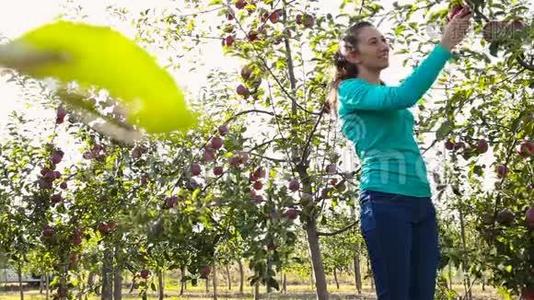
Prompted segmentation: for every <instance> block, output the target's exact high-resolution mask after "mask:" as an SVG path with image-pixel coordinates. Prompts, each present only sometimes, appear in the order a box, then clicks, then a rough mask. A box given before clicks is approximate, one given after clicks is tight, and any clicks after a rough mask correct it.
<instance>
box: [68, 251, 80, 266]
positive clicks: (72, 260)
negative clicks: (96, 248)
mask: <svg viewBox="0 0 534 300" xmlns="http://www.w3.org/2000/svg"><path fill="white" fill-rule="evenodd" d="M78 258H79V256H78V253H71V254H69V268H70V269H73V268H75V267H76V265H78Z"/></svg>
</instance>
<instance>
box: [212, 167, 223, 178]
mask: <svg viewBox="0 0 534 300" xmlns="http://www.w3.org/2000/svg"><path fill="white" fill-rule="evenodd" d="M222 174H223V167H215V168H213V175H215V176H221V175H222Z"/></svg>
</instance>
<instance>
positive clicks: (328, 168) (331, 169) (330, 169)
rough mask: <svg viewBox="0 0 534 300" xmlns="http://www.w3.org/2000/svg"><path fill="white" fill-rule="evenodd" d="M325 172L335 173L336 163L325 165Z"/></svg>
mask: <svg viewBox="0 0 534 300" xmlns="http://www.w3.org/2000/svg"><path fill="white" fill-rule="evenodd" d="M326 173H328V174H330V175H333V174H336V173H337V166H336V164H329V165H328V166H326Z"/></svg>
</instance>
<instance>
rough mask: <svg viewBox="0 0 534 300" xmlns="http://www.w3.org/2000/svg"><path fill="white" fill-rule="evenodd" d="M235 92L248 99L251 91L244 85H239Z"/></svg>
mask: <svg viewBox="0 0 534 300" xmlns="http://www.w3.org/2000/svg"><path fill="white" fill-rule="evenodd" d="M235 92H236V93H237V94H238V95H240V96H243V97H245V98H246V97H248V96H249V95H250V91H249V90H248V89H247V88H246V87H245V86H244V85H242V84H240V85H238V86H237V88H236V90H235Z"/></svg>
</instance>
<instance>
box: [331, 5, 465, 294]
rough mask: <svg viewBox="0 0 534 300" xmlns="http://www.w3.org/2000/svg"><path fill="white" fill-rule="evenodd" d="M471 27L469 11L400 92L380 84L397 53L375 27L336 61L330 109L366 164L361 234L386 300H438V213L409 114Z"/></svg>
mask: <svg viewBox="0 0 534 300" xmlns="http://www.w3.org/2000/svg"><path fill="white" fill-rule="evenodd" d="M470 22H471V11H470V10H469V8H464V9H463V10H462V11H461V12H460V13H459V14H457V15H456V16H454V17H453V18H452V19H451V21H450V22H449V23H448V24H447V26H446V28H445V30H444V32H443V36H442V39H441V41H440V43H437V44H435V46H434V48H433V50H432V51H431V52H430V54H429V55H428V56H427V57H426V58H425V59H424V60H423V61H422V62H421V63H420V64H419V66H418V67H417V68H415V69H414V70H413V72H412V74H411V75H410V76H408V77H407V78H406V79H405V80H404V81H403V82H402V83H401V84H400V85H399V86H395V87H388V86H385V85H384V83H383V82H382V81H381V80H380V72H381V71H382V70H383V69H385V68H387V67H388V54H389V47H388V44H387V42H386V40H385V38H384V37H383V36H382V35H381V34H380V32H379V31H378V30H377V29H376V28H375V27H373V26H372V24H370V23H368V22H360V23H358V24H356V25H354V26H352V27H350V28H349V30H348V31H347V33H346V35H345V36H344V37H343V39H342V41H341V45H340V50H339V52H338V53H337V54H336V56H335V64H336V69H337V72H336V76H335V80H334V82H333V89H332V91H333V92H332V93H331V97H330V99H329V103H328V107H329V108H330V110H331V111H334V112H337V114H338V115H339V118H340V121H341V128H342V131H343V134H344V135H345V136H346V137H347V138H348V139H349V140H350V141H351V142H353V144H354V146H355V148H356V153H357V155H358V157H359V158H360V160H361V162H362V169H361V170H362V173H361V182H360V191H361V195H360V208H361V210H360V218H361V219H360V220H361V224H360V228H361V230H362V233H363V236H364V239H365V243H366V245H367V251H368V253H369V257H370V260H371V268H372V270H373V274H374V279H375V283H376V292H377V296H378V299H379V300H386V299H387V300H404V299H406V300H419V299H420V300H431V299H434V291H435V281H436V275H437V268H438V262H439V257H440V253H439V251H440V250H439V246H438V228H437V221H436V211H435V208H434V206H433V204H432V201H431V191H430V186H429V183H428V180H427V176H426V168H425V163H424V161H423V159H422V157H421V154H420V151H419V149H418V146H417V143H416V142H415V139H414V137H413V125H414V118H413V116H412V114H411V113H410V111H409V110H408V109H407V108H409V107H411V106H413V105H414V104H416V102H417V101H418V100H419V99H420V98H421V97H422V96H423V95H424V94H425V92H426V91H427V90H428V89H429V88H430V86H431V85H432V84H433V83H434V81H435V80H436V78H437V76H438V75H439V73H440V71H441V70H442V68H443V67H444V65H445V63H446V62H447V61H448V60H449V58H451V51H452V49H453V48H454V47H455V46H456V45H457V44H458V43H459V42H461V41H462V40H463V38H464V37H465V35H466V33H467V29H468V28H469V25H470Z"/></svg>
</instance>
